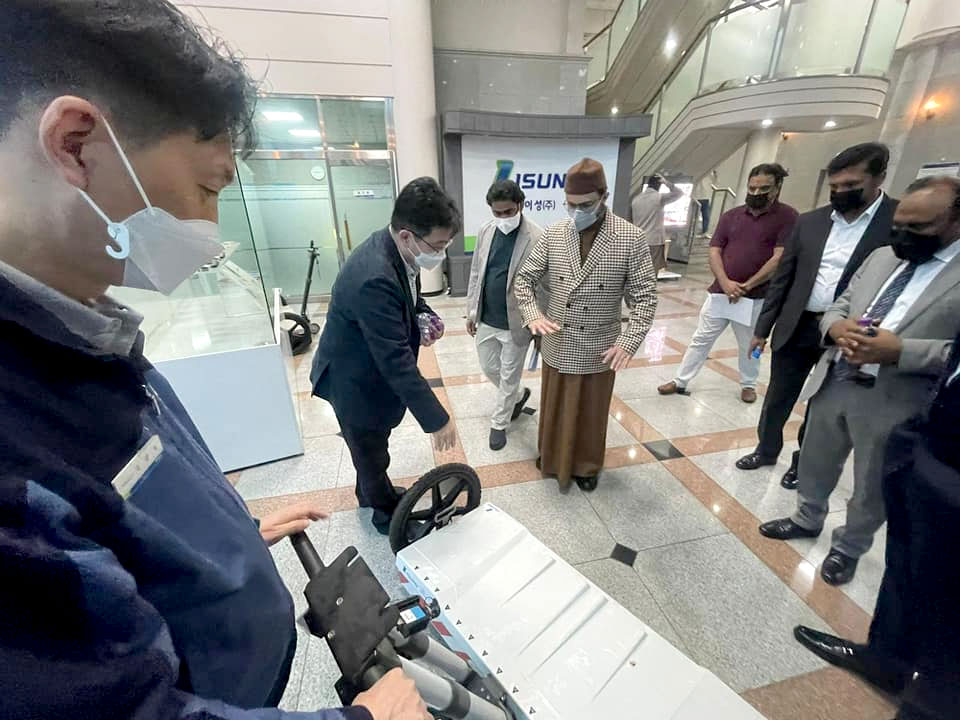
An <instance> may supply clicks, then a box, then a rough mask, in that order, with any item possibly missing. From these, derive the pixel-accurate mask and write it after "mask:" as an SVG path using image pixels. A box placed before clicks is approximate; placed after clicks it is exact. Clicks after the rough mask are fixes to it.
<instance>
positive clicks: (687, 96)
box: [659, 39, 705, 132]
mask: <svg viewBox="0 0 960 720" xmlns="http://www.w3.org/2000/svg"><path fill="white" fill-rule="evenodd" d="M704 45H705V42H704V40H703V39H701V40H700V42H699V43H698V44H697V47H696V48H694V50H693V52H692V53H690V54H689V55H688V56H687V59H686V61H685V62H684V63H683V67H681V68H680V71H679V72H678V73H677V74H676V75H674V76H673V77H672V78H671V79H670V80H669V81H668V82H667V84H666V86H665V87H664V88H663V99H662V101H661V106H660V128H659V132H663V131H664V130H665V129H666V128H667V126H668V125H669V124H670V123H672V122H673V119H674V118H675V117H676V116H677V115H679V114H680V111H681V110H683V108H684V107H686V105H687V103H688V102H690V100H692V99H693V98H694V97H696V96H697V88H698V87H699V85H700V70H701V68H702V66H703V52H704Z"/></svg>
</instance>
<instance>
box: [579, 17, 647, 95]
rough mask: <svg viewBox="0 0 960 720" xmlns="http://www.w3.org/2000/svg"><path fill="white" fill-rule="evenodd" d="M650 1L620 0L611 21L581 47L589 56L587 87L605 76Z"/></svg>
mask: <svg viewBox="0 0 960 720" xmlns="http://www.w3.org/2000/svg"><path fill="white" fill-rule="evenodd" d="M649 1H650V0H621V2H620V5H619V6H618V7H617V11H616V12H615V13H614V14H613V20H611V21H610V24H609V25H607V26H606V27H605V28H604V29H603V30H601V31H600V32H599V33H597V34H596V35H594V36H593V37H592V38H590V41H589V42H588V43H587V44H586V45H584V46H583V52H584V54H585V55H589V56H590V63H589V64H588V65H587V86H588V87H589V86H590V85H594V84H596V83H598V82H600V81H601V80H603V79H604V78H605V77H606V76H607V69H608V68H609V67H610V63H612V62H613V60H614V59H615V58H616V57H617V53H619V52H620V48H622V47H623V43H624V42H625V41H626V39H627V35H629V34H630V31H631V30H632V29H633V24H634V23H635V22H636V21H637V17H639V15H640V11H641V10H643V6H644V5H646V4H647V2H649Z"/></svg>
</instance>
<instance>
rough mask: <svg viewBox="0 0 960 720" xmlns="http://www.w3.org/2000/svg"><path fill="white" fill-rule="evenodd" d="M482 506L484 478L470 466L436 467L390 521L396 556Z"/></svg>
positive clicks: (415, 486) (406, 496)
mask: <svg viewBox="0 0 960 720" xmlns="http://www.w3.org/2000/svg"><path fill="white" fill-rule="evenodd" d="M479 505H480V478H479V477H478V476H477V473H476V471H475V470H474V469H473V468H472V467H470V466H469V465H461V464H458V463H451V464H448V465H441V466H440V467H438V468H434V469H433V470H431V471H430V472H428V473H427V474H426V475H424V476H423V477H422V478H420V479H419V480H417V482H415V483H414V484H413V486H412V487H411V488H410V489H409V490H407V491H406V492H405V493H404V494H403V497H401V498H400V503H399V504H398V505H397V509H396V510H394V512H393V518H392V519H391V520H390V549H391V550H393V552H394V554H396V553H398V552H400V551H401V550H402V549H403V548H405V547H406V546H407V545H409V544H410V543H413V542H416V541H417V540H419V539H420V538H423V537H425V536H427V535H428V534H429V533H431V532H433V531H434V530H439V529H440V528H442V527H445V526H446V525H449V524H450V522H451V521H452V520H453V519H454V518H455V517H459V516H461V515H466V514H467V513H468V512H470V511H471V510H474V509H476V508H477V507H478V506H479Z"/></svg>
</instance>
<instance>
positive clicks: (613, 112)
mask: <svg viewBox="0 0 960 720" xmlns="http://www.w3.org/2000/svg"><path fill="white" fill-rule="evenodd" d="M618 112H620V108H618V107H617V106H616V105H614V106H613V107H612V108H610V114H611V115H616V114H617V113H618Z"/></svg>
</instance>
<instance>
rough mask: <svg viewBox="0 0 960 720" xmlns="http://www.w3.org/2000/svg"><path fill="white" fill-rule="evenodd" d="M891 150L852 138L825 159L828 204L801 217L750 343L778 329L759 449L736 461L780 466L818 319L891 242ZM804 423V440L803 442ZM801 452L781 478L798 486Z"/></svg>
mask: <svg viewBox="0 0 960 720" xmlns="http://www.w3.org/2000/svg"><path fill="white" fill-rule="evenodd" d="M889 158H890V152H889V150H887V147H886V146H885V145H881V144H880V143H863V144H861V145H854V146H853V147H849V148H847V149H846V150H843V151H842V152H840V153H839V154H838V155H837V156H836V157H834V158H833V160H831V161H830V164H829V165H828V166H827V180H828V182H829V183H830V205H827V206H825V207H821V208H817V209H816V210H812V211H810V212H807V213H804V214H802V215H801V216H800V218H799V219H798V220H797V224H796V225H795V226H794V228H793V233H792V234H791V235H790V237H789V238H788V239H787V242H786V248H785V250H784V253H783V258H782V259H781V260H780V265H779V266H778V267H777V272H776V275H774V277H773V280H772V281H771V282H770V286H769V288H768V289H767V294H766V299H765V300H764V303H763V310H762V311H761V312H760V317H759V319H758V320H757V325H756V329H755V330H754V332H755V337H754V338H753V341H752V342H751V345H750V348H751V351H753V350H754V349H756V348H760V349H763V348H764V347H765V346H766V344H767V336H769V335H770V330H771V329H773V342H772V346H773V358H772V360H771V365H770V385H769V387H768V388H767V394H766V397H765V398H764V401H763V412H762V413H761V415H760V422H759V424H758V426H757V435H758V437H759V443H758V445H757V448H756V450H754V451H753V452H752V453H750V454H749V455H745V456H744V457H742V458H740V459H739V460H737V467H738V468H740V469H741V470H756V469H757V468H759V467H762V466H764V465H775V464H776V462H777V457H778V456H779V455H780V451H781V450H782V449H783V426H784V425H785V424H786V422H787V419H788V418H789V417H790V413H791V411H792V410H793V407H794V405H795V404H796V402H797V398H798V397H799V396H800V391H801V390H802V389H803V384H804V382H805V381H806V379H807V376H808V375H809V374H810V371H811V370H812V369H813V367H814V365H816V364H817V361H818V360H819V359H820V353H821V352H822V350H823V349H822V348H821V346H820V338H821V335H820V330H819V323H820V318H821V317H822V315H823V313H824V312H825V311H826V310H827V308H828V307H830V305H831V304H833V301H834V300H835V299H836V298H837V297H839V296H840V294H841V293H842V292H843V291H844V290H845V289H846V287H847V284H848V283H849V282H850V278H851V277H853V274H854V273H855V272H856V271H857V268H859V267H860V264H861V263H862V262H863V261H864V260H866V258H867V256H868V255H869V254H870V253H872V252H873V251H874V250H876V249H877V248H878V247H881V246H883V245H889V244H890V231H891V228H892V225H893V211H894V210H895V209H896V207H897V201H896V200H894V199H893V198H891V197H889V196H888V195H886V194H885V193H884V192H883V190H881V189H880V186H881V185H883V181H884V179H885V177H886V171H887V161H888V160H889ZM803 430H804V428H803V427H802V426H801V428H800V442H801V443H802V442H803ZM799 459H800V453H799V451H797V452H794V453H793V461H792V462H791V464H790V469H789V470H787V472H786V473H785V474H784V476H783V479H782V480H781V481H780V484H781V485H783V487H785V488H787V489H789V490H793V489H796V487H797V463H798V461H799Z"/></svg>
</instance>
